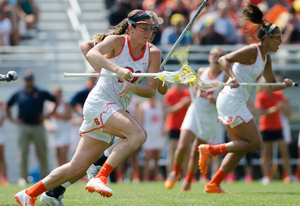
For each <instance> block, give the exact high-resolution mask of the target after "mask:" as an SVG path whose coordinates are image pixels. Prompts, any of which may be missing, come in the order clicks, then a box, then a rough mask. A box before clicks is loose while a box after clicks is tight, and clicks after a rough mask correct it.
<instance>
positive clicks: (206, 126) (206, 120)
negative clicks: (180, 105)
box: [180, 103, 218, 142]
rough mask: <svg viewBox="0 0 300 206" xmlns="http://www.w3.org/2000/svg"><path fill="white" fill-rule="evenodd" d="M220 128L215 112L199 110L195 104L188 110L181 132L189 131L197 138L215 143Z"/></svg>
mask: <svg viewBox="0 0 300 206" xmlns="http://www.w3.org/2000/svg"><path fill="white" fill-rule="evenodd" d="M217 128H218V117H217V113H216V112H214V111H211V110H210V111H208V110H205V108H202V109H201V108H199V107H198V108H197V109H196V107H195V105H194V103H192V104H191V106H190V107H189V108H188V111H187V113H186V115H185V117H184V120H183V122H182V125H181V128H180V129H181V130H183V129H185V130H189V131H191V132H192V133H193V134H194V135H196V137H198V138H200V139H204V140H206V141H208V142H211V141H213V138H214V137H215V135H216V132H217Z"/></svg>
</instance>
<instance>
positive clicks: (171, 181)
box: [165, 171, 181, 189]
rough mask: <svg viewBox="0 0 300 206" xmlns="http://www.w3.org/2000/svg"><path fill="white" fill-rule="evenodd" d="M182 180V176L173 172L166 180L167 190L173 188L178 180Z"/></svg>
mask: <svg viewBox="0 0 300 206" xmlns="http://www.w3.org/2000/svg"><path fill="white" fill-rule="evenodd" d="M180 178H181V174H177V175H176V174H175V172H174V171H172V172H171V173H170V174H169V176H168V178H167V179H166V181H165V188H167V189H171V188H173V187H174V185H175V183H176V182H177V181H178V180H180Z"/></svg>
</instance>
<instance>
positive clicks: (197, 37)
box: [107, 0, 300, 45]
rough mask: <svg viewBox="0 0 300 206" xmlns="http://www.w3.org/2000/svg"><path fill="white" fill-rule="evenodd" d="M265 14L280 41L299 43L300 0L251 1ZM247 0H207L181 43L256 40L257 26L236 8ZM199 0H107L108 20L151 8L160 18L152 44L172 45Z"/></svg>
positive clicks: (240, 6)
mask: <svg viewBox="0 0 300 206" xmlns="http://www.w3.org/2000/svg"><path fill="white" fill-rule="evenodd" d="M250 1H251V2H252V3H253V4H255V5H257V6H258V7H259V8H260V9H261V11H263V13H264V15H265V16H264V18H265V19H267V20H268V21H269V22H271V23H275V24H276V25H278V26H279V27H280V28H281V29H282V31H283V33H284V39H283V44H297V43H300V35H299V34H300V22H299V19H300V1H299V0H275V1H274V0H250ZM246 2H248V0H247V1H246V0H209V1H208V3H207V5H206V6H205V7H204V9H203V10H202V11H201V13H200V15H199V16H198V17H197V19H196V21H195V22H194V24H193V25H192V28H191V30H189V31H188V32H187V34H186V35H185V37H184V38H183V40H182V42H181V44H193V45H208V44H249V43H253V42H258V40H257V39H256V33H255V32H256V31H257V30H256V29H255V26H253V25H252V24H250V23H243V22H241V21H240V16H239V10H240V9H241V8H242V7H243V6H245V4H246ZM201 3H202V0H144V1H139V0H115V3H114V4H113V3H112V1H110V2H109V3H107V7H108V8H109V9H110V12H109V18H108V19H109V23H110V25H111V26H115V25H116V24H118V23H119V22H120V21H121V20H122V19H124V18H126V17H127V14H128V13H129V12H130V11H131V10H132V9H143V10H151V11H154V12H155V13H156V14H157V15H158V16H159V17H161V18H162V19H163V23H162V24H161V25H160V32H159V34H157V35H156V38H155V39H154V44H161V45H166V44H171V45H172V44H174V43H175V41H176V40H177V38H178V37H179V35H180V34H181V32H182V31H183V29H184V28H185V26H186V25H187V24H188V22H189V21H190V20H191V19H192V18H193V16H194V14H195V12H196V11H197V9H198V7H199V6H200V5H201Z"/></svg>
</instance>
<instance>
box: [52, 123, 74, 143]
mask: <svg viewBox="0 0 300 206" xmlns="http://www.w3.org/2000/svg"><path fill="white" fill-rule="evenodd" d="M70 127H71V125H70V124H69V122H67V121H57V126H56V128H55V130H54V131H53V132H51V133H50V134H49V136H50V138H52V140H53V145H54V146H55V147H62V146H69V145H70Z"/></svg>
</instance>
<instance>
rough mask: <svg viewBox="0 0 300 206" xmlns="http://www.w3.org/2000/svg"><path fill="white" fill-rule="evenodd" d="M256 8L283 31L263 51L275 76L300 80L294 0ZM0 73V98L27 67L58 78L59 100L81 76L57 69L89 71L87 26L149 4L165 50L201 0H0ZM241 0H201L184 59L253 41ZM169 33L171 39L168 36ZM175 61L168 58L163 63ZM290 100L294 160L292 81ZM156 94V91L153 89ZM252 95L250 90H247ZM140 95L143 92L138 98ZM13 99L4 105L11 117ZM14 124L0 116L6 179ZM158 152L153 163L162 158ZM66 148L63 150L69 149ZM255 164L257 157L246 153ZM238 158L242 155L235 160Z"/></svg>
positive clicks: (296, 120) (12, 164)
mask: <svg viewBox="0 0 300 206" xmlns="http://www.w3.org/2000/svg"><path fill="white" fill-rule="evenodd" d="M251 1H252V2H253V3H254V4H256V5H258V6H259V7H260V9H261V10H262V11H263V12H264V14H265V18H267V19H268V20H269V21H270V22H272V23H275V24H276V25H278V26H279V27H280V28H281V29H282V30H283V32H284V38H283V43H282V45H281V46H280V49H279V50H278V52H277V53H276V54H275V53H271V58H272V66H273V70H274V72H275V73H276V74H278V75H280V76H281V77H282V78H287V77H288V78H291V79H293V80H294V81H295V82H300V67H299V65H300V47H299V44H300V21H299V20H300V0H294V1H293V0H267V1H266V0H251ZM0 2H1V4H0V73H1V74H6V73H7V72H8V71H10V70H14V71H16V72H17V73H18V75H19V79H18V80H17V81H14V82H9V83H5V82H1V83H0V99H2V101H3V102H7V101H8V99H9V98H10V97H11V95H12V94H13V93H14V92H15V91H17V90H19V89H21V88H22V87H23V84H24V83H23V74H24V72H25V71H26V70H31V71H33V73H34V75H35V83H36V85H37V86H38V87H39V88H41V89H44V90H47V91H49V92H50V91H51V90H52V88H53V87H54V85H60V86H61V88H62V91H63V98H64V100H65V101H67V102H68V101H70V99H71V98H72V96H74V95H75V93H76V92H78V91H80V90H81V89H83V88H85V87H86V83H87V78H64V76H63V74H64V72H70V73H73V72H91V71H92V69H91V67H90V66H89V65H88V63H87V61H85V59H84V57H83V55H82V53H81V51H80V49H79V45H80V43H81V42H83V41H86V40H90V37H91V36H92V35H95V34H102V33H107V31H108V29H109V28H110V26H114V25H116V24H117V23H118V22H120V21H121V20H122V19H124V18H126V16H127V14H128V13H129V12H130V11H131V10H133V9H136V8H140V9H144V10H152V11H154V12H156V13H157V15H158V16H159V17H161V18H163V19H164V22H163V24H161V25H160V32H159V34H157V37H156V38H155V40H154V42H153V43H154V44H155V45H156V46H157V47H158V48H159V49H160V50H161V52H162V56H163V57H165V56H166V55H167V53H168V52H169V50H170V48H171V47H172V45H173V44H174V43H175V41H176V39H177V37H178V36H179V35H180V33H181V31H182V30H183V29H184V27H185V26H186V25H187V23H188V22H189V20H190V19H191V18H192V17H193V14H194V12H195V11H196V10H197V8H198V7H199V5H200V4H201V3H202V0H0ZM243 5H245V1H244V0H209V1H208V3H207V5H206V6H205V8H204V9H203V11H202V12H201V13H200V15H199V16H198V18H197V20H196V21H195V22H194V24H193V26H192V28H191V29H190V30H189V31H188V33H187V34H186V37H185V39H184V41H183V42H182V44H181V45H190V55H189V65H190V66H191V67H192V68H193V69H194V70H197V69H198V68H199V67H207V66H209V63H208V61H207V60H208V55H209V51H210V50H211V49H212V48H213V47H214V46H216V45H219V47H220V48H222V49H223V50H224V51H225V52H231V51H234V50H236V49H238V48H240V47H242V46H243V45H245V44H249V43H254V42H257V39H256V37H255V29H254V27H253V25H248V24H244V23H241V22H240V19H239V14H238V11H239V10H240V8H241V7H242V6H243ZM174 40H175V41H174ZM180 67H181V65H180V64H179V62H178V61H177V60H176V59H175V58H173V57H172V58H170V60H169V61H168V62H167V64H166V66H165V70H167V71H174V70H178V69H180ZM284 94H285V95H286V96H287V97H288V99H289V100H290V104H291V108H292V115H291V116H290V118H289V123H290V127H291V142H290V144H289V150H290V154H291V163H292V165H293V167H294V168H295V167H296V164H297V157H298V153H297V140H298V133H299V128H300V112H299V102H300V88H299V87H293V88H289V89H286V90H284ZM158 99H159V101H160V102H162V100H163V97H162V96H158ZM251 99H252V101H254V99H255V92H253V95H252V97H251ZM139 101H140V102H143V101H144V99H140V100H139ZM16 115H17V107H16V106H14V107H13V108H12V116H14V117H16ZM17 127H18V126H17V125H15V124H13V123H11V122H10V121H9V120H6V121H4V123H3V130H4V137H5V159H6V163H7V174H8V180H9V182H11V183H17V182H18V179H19V177H20V174H19V169H18V160H17V153H18V147H17V138H18V133H17ZM30 148H31V149H30V156H29V159H30V160H29V167H28V170H29V173H34V171H36V170H37V168H38V163H37V159H36V155H35V153H34V151H35V149H34V147H33V146H31V147H30ZM49 148H50V150H49V151H50V153H49V155H48V159H49V166H50V168H49V169H53V168H54V167H56V164H57V163H56V158H55V151H54V149H53V148H52V149H51V147H50V146H49ZM165 153H166V151H164V152H163V155H162V158H161V161H160V164H161V166H164V164H165V161H164V159H165V157H164V154H165ZM71 155H72V154H71V152H70V154H69V156H71ZM254 163H255V164H257V165H258V164H259V159H256V161H254ZM241 164H243V161H242V162H241Z"/></svg>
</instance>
